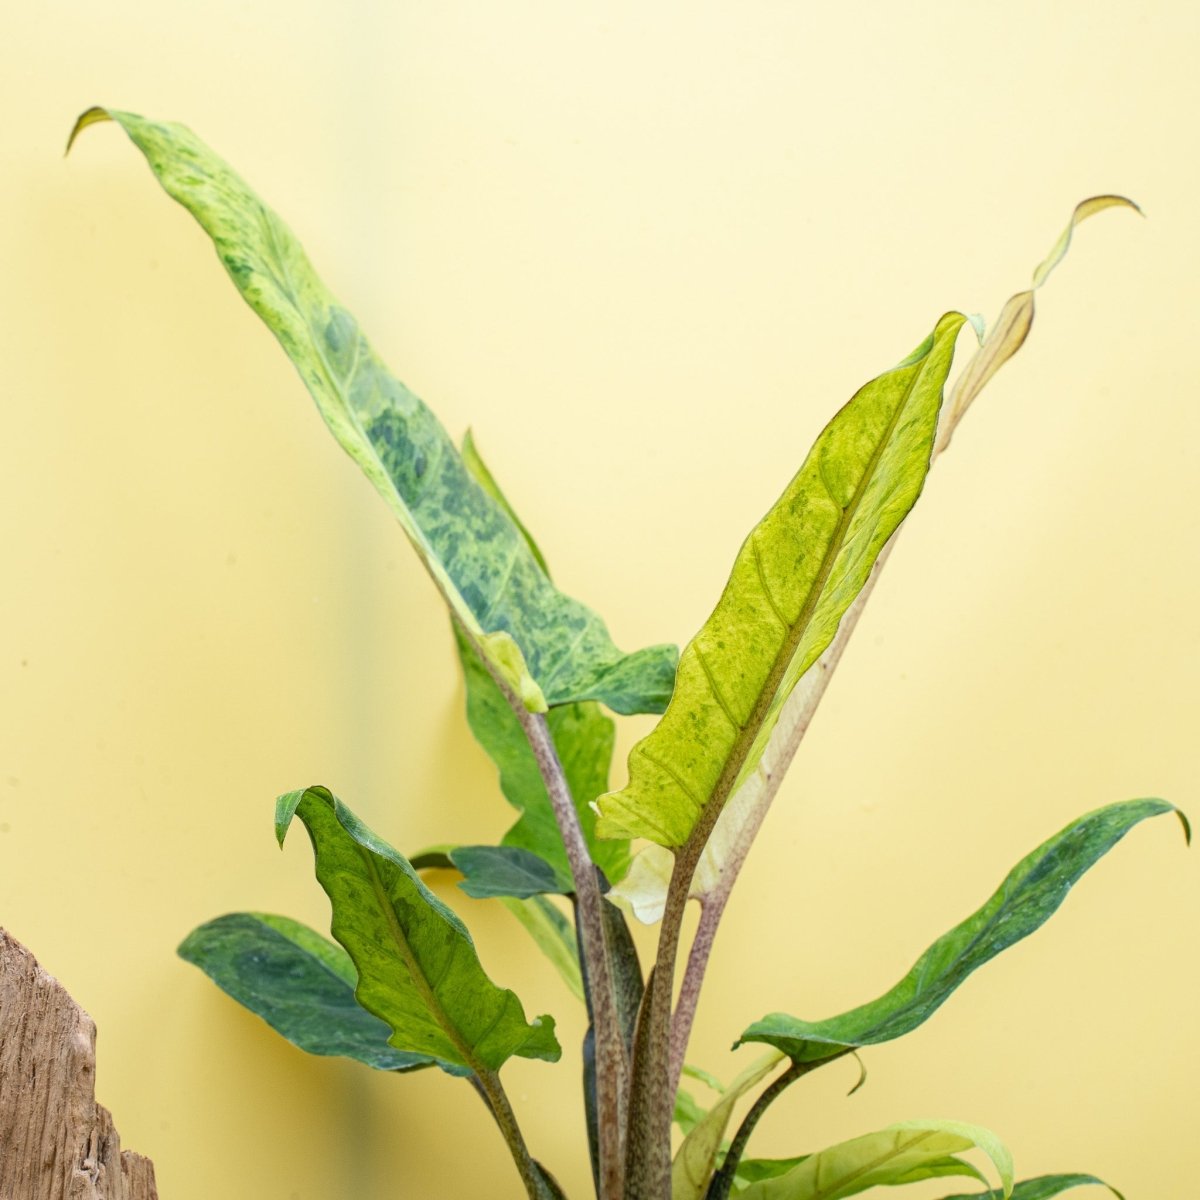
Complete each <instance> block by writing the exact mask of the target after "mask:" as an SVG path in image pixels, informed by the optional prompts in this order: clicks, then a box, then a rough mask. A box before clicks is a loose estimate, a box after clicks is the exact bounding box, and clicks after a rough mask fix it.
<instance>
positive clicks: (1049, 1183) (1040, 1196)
mask: <svg viewBox="0 0 1200 1200" xmlns="http://www.w3.org/2000/svg"><path fill="white" fill-rule="evenodd" d="M1091 1184H1094V1185H1095V1186H1096V1187H1102V1188H1108V1190H1109V1191H1110V1192H1111V1193H1112V1194H1113V1195H1114V1196H1116V1197H1117V1200H1125V1197H1124V1196H1122V1195H1121V1193H1120V1192H1118V1191H1117V1189H1116V1188H1115V1187H1113V1186H1112V1184H1111V1183H1105V1182H1104V1180H1103V1179H1097V1178H1096V1177H1095V1175H1039V1176H1038V1177H1037V1178H1036V1179H1022V1180H1021V1182H1020V1183H1018V1184H1017V1185H1016V1187H1014V1188H1013V1190H1012V1200H1052V1197H1054V1196H1061V1195H1062V1193H1063V1192H1067V1191H1070V1190H1071V1189H1072V1188H1080V1187H1088V1186H1089V1185H1091ZM945 1200H1004V1197H1003V1194H1002V1193H1001V1192H1000V1191H998V1190H997V1191H991V1192H976V1193H974V1194H973V1195H962V1196H946V1197H945Z"/></svg>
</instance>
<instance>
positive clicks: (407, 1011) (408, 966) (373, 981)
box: [276, 787, 561, 1072]
mask: <svg viewBox="0 0 1200 1200" xmlns="http://www.w3.org/2000/svg"><path fill="white" fill-rule="evenodd" d="M294 816H298V817H299V818H300V820H301V821H303V822H304V825H305V827H306V828H307V829H308V833H309V837H310V838H311V840H312V844H313V852H314V855H315V857H316V871H317V879H318V880H319V881H320V883H321V886H322V887H323V888H324V889H325V892H326V894H327V895H328V896H329V901H330V904H331V906H332V908H333V925H332V932H333V936H334V937H335V938H336V939H337V940H338V941H339V942H340V943H341V944H342V945H343V946H344V947H345V948H346V950H347V952H348V953H349V955H350V958H351V959H352V960H353V962H354V966H355V967H356V969H357V971H358V987H357V989H356V992H355V994H356V996H357V997H358V1001H359V1003H360V1004H361V1005H362V1006H363V1007H364V1008H365V1009H367V1011H368V1012H372V1013H374V1014H375V1015H376V1016H377V1017H380V1018H381V1019H382V1020H384V1021H386V1022H387V1023H388V1025H390V1026H391V1028H392V1036H391V1038H390V1042H391V1045H392V1046H394V1047H395V1048H396V1049H397V1050H405V1051H409V1052H411V1053H417V1054H428V1055H432V1056H434V1057H436V1058H439V1059H442V1060H444V1061H446V1062H449V1063H451V1064H453V1065H455V1066H460V1067H467V1068H469V1069H470V1070H472V1071H476V1072H479V1071H481V1070H492V1071H494V1070H496V1069H497V1068H498V1067H499V1066H500V1065H501V1064H502V1063H503V1062H504V1061H505V1060H506V1059H508V1058H510V1057H512V1056H513V1055H519V1056H520V1057H522V1058H541V1059H548V1060H550V1061H555V1060H557V1058H558V1057H559V1054H560V1053H561V1051H560V1049H559V1045H558V1042H557V1041H556V1039H555V1037H554V1022H553V1020H552V1019H551V1018H549V1017H539V1018H538V1019H537V1020H536V1021H535V1022H534V1023H533V1024H532V1025H530V1024H527V1023H526V1021H525V1014H524V1011H523V1009H522V1008H521V1002H520V1001H519V1000H518V999H517V997H516V996H515V995H514V994H513V993H512V992H510V991H508V990H506V989H501V988H498V987H497V986H496V985H495V984H494V983H492V982H491V980H490V979H488V977H487V976H486V975H485V974H484V972H483V968H482V967H481V966H480V964H479V958H478V956H477V955H476V953H475V946H474V944H473V943H472V941H471V937H470V935H469V934H468V933H467V930H466V928H465V927H464V926H463V924H462V922H461V921H460V920H459V919H458V917H457V916H455V914H454V913H453V912H451V911H450V909H448V908H447V907H446V906H445V905H444V904H443V903H442V902H441V901H440V900H439V899H438V898H437V897H436V896H434V895H433V893H432V892H430V891H429V889H428V888H426V887H425V885H424V884H423V883H421V881H420V879H418V878H417V874H416V872H415V871H414V870H413V868H412V867H411V866H410V864H409V863H408V861H407V860H406V859H405V858H404V856H403V855H401V854H399V853H397V852H396V851H395V850H393V849H392V847H391V846H389V845H387V844H386V843H385V842H383V841H382V840H381V839H380V838H378V837H376V836H375V834H373V833H372V832H371V831H370V830H369V829H367V828H366V826H365V825H363V824H362V822H361V821H359V820H358V818H357V817H355V816H354V814H353V813H352V812H350V810H349V809H347V808H346V806H345V805H344V804H342V803H341V801H339V800H338V799H336V797H334V796H333V795H331V794H330V793H329V792H328V791H327V790H326V789H325V788H320V787H312V788H308V789H306V790H303V791H297V792H291V793H289V794H288V795H286V796H281V797H280V799H279V805H278V809H277V812H276V831H277V834H278V837H279V840H280V842H281V843H282V841H283V838H284V836H285V835H286V833H287V830H288V828H289V826H290V825H291V823H292V819H293V817H294Z"/></svg>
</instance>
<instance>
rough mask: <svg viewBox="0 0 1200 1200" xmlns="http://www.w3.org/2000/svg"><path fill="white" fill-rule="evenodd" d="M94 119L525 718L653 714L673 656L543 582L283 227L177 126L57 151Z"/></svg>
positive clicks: (124, 123)
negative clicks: (403, 539) (252, 316)
mask: <svg viewBox="0 0 1200 1200" xmlns="http://www.w3.org/2000/svg"><path fill="white" fill-rule="evenodd" d="M108 120H112V121H115V122H116V123H117V124H118V125H120V126H121V128H122V129H123V130H124V131H125V132H126V134H128V135H129V138H130V140H131V141H132V142H133V143H134V145H135V146H137V148H138V149H139V150H141V151H142V153H143V154H144V155H145V157H146V161H147V162H148V163H149V165H150V168H151V170H152V171H153V172H154V174H155V176H156V177H157V178H158V181H159V182H160V183H161V184H162V186H163V187H164V188H165V189H166V191H167V192H168V194H169V195H170V196H171V197H172V198H174V199H175V200H177V201H178V202H179V203H180V204H182V205H183V206H184V208H186V209H187V210H188V211H189V212H190V213H191V214H192V216H194V217H195V218H196V220H197V221H198V222H199V224H200V225H201V227H202V228H203V229H204V231H205V232H206V233H207V234H208V235H209V236H210V237H211V238H212V240H213V244H214V246H215V247H216V250H217V254H218V256H219V257H220V259H221V262H222V264H223V265H224V267H225V269H226V270H227V271H228V272H229V275H230V278H231V279H232V280H233V282H234V284H235V286H236V287H237V289H238V290H239V291H240V292H241V294H242V296H243V297H244V298H245V300H246V301H247V303H248V304H249V305H250V307H251V308H252V309H254V311H255V312H256V313H257V314H258V316H259V317H260V318H261V319H262V320H263V322H264V323H265V324H266V326H267V327H268V328H269V329H270V331H271V332H272V333H273V334H274V335H275V337H276V338H277V339H278V340H279V343H280V345H281V346H282V347H283V349H284V351H285V352H286V353H287V355H288V357H289V358H290V359H291V360H292V363H293V365H294V366H295V367H296V369H297V371H299V373H300V376H301V378H302V379H303V380H304V383H305V385H306V386H307V387H308V390H309V392H310V393H311V394H312V396H313V399H314V400H315V401H316V402H317V407H318V408H319V409H320V412H321V415H322V416H323V417H324V418H325V421H326V424H328V426H329V428H330V430H331V431H332V432H333V434H334V436H335V437H336V438H337V440H338V441H339V442H340V443H341V445H342V447H343V448H344V449H345V450H346V451H347V453H349V454H350V456H351V457H352V458H353V459H354V460H355V462H357V463H358V465H359V466H360V467H361V468H362V470H363V472H364V473H365V474H366V475H367V477H368V478H369V479H370V481H371V482H372V483H373V484H374V486H375V488H376V489H377V490H378V491H379V493H380V494H381V495H382V496H383V498H384V499H385V500H386V501H387V503H388V505H389V507H390V508H391V510H392V512H393V513H394V514H395V516H396V518H397V519H398V520H399V522H400V524H401V526H402V527H403V529H404V531H405V533H407V534H408V536H409V538H410V539H411V541H412V543H413V545H414V546H415V547H416V549H417V552H418V554H419V555H420V556H421V558H422V560H423V561H424V563H425V566H426V568H427V569H428V570H429V573H430V574H431V575H432V576H433V579H434V581H435V582H436V583H437V585H438V587H439V588H440V589H441V591H442V593H443V595H444V596H445V598H446V602H447V603H448V604H449V606H450V608H451V610H452V612H453V613H454V614H455V616H456V617H457V618H458V620H459V621H460V622H461V623H462V624H463V626H464V627H465V628H466V629H467V630H468V632H469V634H470V636H471V639H472V641H473V642H474V643H475V644H476V645H477V646H478V647H479V648H480V650H481V651H482V652H483V653H484V654H485V655H486V656H487V657H488V659H489V660H490V661H491V663H492V664H493V666H494V667H495V668H496V670H497V671H499V672H500V674H501V675H502V676H503V677H504V678H505V680H506V681H507V682H508V684H509V685H510V686H511V687H512V688H513V689H514V690H515V691H516V693H517V694H518V695H519V696H520V697H521V698H522V700H523V701H524V702H525V703H526V704H527V706H529V707H530V708H532V709H534V710H539V709H544V708H545V706H546V704H551V705H555V704H564V703H567V702H570V701H573V700H583V699H598V700H603V701H604V703H606V704H607V705H608V706H609V707H610V708H612V709H614V710H615V711H617V712H623V713H628V712H661V711H662V709H663V706H664V705H665V704H666V701H667V698H668V697H669V695H670V693H671V684H672V679H673V676H674V665H675V651H674V649H673V647H670V646H656V647H651V648H649V649H647V650H643V651H639V652H637V653H635V654H631V655H624V654H622V653H621V652H620V651H619V650H618V649H617V648H616V646H614V645H613V642H612V640H611V638H610V637H609V635H608V631H607V630H606V629H605V627H604V623H603V622H602V621H601V620H600V619H599V617H597V616H596V614H595V613H593V612H591V611H590V610H588V609H587V608H585V607H584V606H583V605H582V604H580V603H578V601H575V600H572V599H571V598H569V597H567V596H565V595H563V594H562V593H561V592H559V591H558V590H557V589H556V588H555V587H554V586H553V585H552V584H551V583H550V581H549V580H548V579H547V577H546V574H545V572H544V571H543V570H542V569H541V567H540V566H539V564H538V562H537V560H536V558H535V557H534V555H533V553H532V552H531V551H530V549H529V547H528V545H527V543H526V541H525V539H524V537H523V536H522V534H521V531H520V530H519V529H518V528H517V527H516V526H515V525H514V524H513V522H512V521H511V520H510V519H509V516H508V514H507V513H506V512H505V510H504V508H503V507H502V506H501V505H500V504H498V503H497V502H496V500H495V499H494V498H493V496H492V495H490V494H489V493H488V491H487V490H486V489H485V488H483V487H481V486H480V485H479V483H477V482H476V480H475V479H474V478H473V477H472V475H471V473H470V472H469V471H468V470H467V468H466V467H465V466H464V464H463V461H462V458H461V457H460V455H459V453H458V451H457V450H456V449H455V447H454V444H453V443H452V442H451V440H450V438H449V437H448V436H447V434H446V431H445V430H444V429H443V428H442V426H441V425H440V424H439V423H438V420H437V418H436V417H435V416H434V415H433V413H432V412H430V410H429V409H428V408H427V407H426V406H425V405H424V404H423V403H422V402H421V401H420V400H419V399H418V398H417V397H416V396H415V395H413V393H412V392H410V391H409V390H408V389H407V388H406V387H405V386H404V385H403V384H402V383H400V382H399V381H398V380H397V379H395V378H394V377H393V376H392V375H390V374H389V373H388V371H387V368H386V367H385V366H384V364H383V362H382V361H381V360H380V359H379V357H378V356H377V355H376V354H375V351H374V350H373V349H372V348H371V345H370V343H369V342H368V341H367V339H366V337H365V336H364V335H363V333H362V331H361V330H360V329H359V327H358V325H357V323H356V322H355V320H354V318H353V317H352V316H351V315H350V313H348V312H347V311H346V310H345V309H344V308H343V307H342V306H341V305H340V304H338V302H337V300H336V299H335V298H334V297H333V296H332V295H331V293H330V292H329V291H328V289H327V288H326V287H325V285H324V284H323V283H322V282H321V280H320V279H319V278H318V276H317V274H316V272H315V271H314V270H313V268H312V265H311V264H310V263H309V261H308V257H307V255H306V254H305V253H304V250H303V249H302V247H301V246H300V243H299V242H298V241H297V240H296V238H295V236H294V235H293V234H292V232H291V230H290V229H288V227H287V226H286V225H285V224H284V223H283V221H282V220H280V218H279V217H278V216H276V214H275V213H274V212H272V211H271V210H270V209H269V208H267V207H266V205H265V204H263V202H262V201H261V200H259V198H258V197H257V196H256V195H255V194H254V192H252V191H251V190H250V188H249V187H248V186H247V185H246V183H245V182H244V181H243V180H242V179H241V178H240V177H239V176H238V175H237V174H236V173H235V172H234V171H233V170H232V169H231V168H230V167H229V165H228V164H226V163H225V162H224V161H223V160H222V159H220V158H219V157H217V155H215V154H214V153H213V152H212V151H211V150H210V149H209V148H208V146H206V145H205V144H204V143H203V142H202V141H201V140H200V139H199V138H198V137H196V135H195V134H194V133H192V131H191V130H190V129H187V128H186V127H185V126H183V125H177V124H174V123H159V122H155V121H149V120H146V119H145V118H144V117H140V116H137V115H135V114H133V113H126V112H118V111H116V110H115V109H104V108H92V109H89V110H88V111H87V112H85V113H84V114H83V115H82V116H81V117H80V118H79V120H78V122H77V123H76V126H75V129H74V131H73V132H72V135H71V140H72V141H74V139H75V137H76V136H77V135H78V133H79V132H80V131H81V130H83V129H85V128H87V127H88V126H90V125H94V124H96V123H97V122H99V121H108Z"/></svg>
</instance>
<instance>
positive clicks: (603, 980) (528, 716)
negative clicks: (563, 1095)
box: [510, 695, 628, 1200]
mask: <svg viewBox="0 0 1200 1200" xmlns="http://www.w3.org/2000/svg"><path fill="white" fill-rule="evenodd" d="M510 700H511V701H512V702H513V711H514V712H515V713H516V714H517V719H518V720H519V721H520V722H521V728H522V729H523V730H524V731H525V736H526V738H527V739H528V741H529V745H530V747H531V748H532V750H533V754H534V757H535V758H536V759H537V764H538V770H539V771H540V772H541V775H542V781H543V782H544V783H545V785H546V791H547V792H548V793H549V796H550V803H551V805H552V807H553V809H554V817H555V820H556V821H557V822H558V828H559V832H560V833H561V834H562V839H563V845H564V847H565V848H566V852H567V862H568V863H569V864H570V867H571V878H572V881H573V883H574V887H575V911H576V914H577V920H578V922H579V935H580V943H581V945H582V948H583V955H584V965H585V967H586V970H587V979H588V981H589V986H590V989H591V1002H592V1013H593V1017H594V1020H595V1026H596V1109H597V1133H598V1140H599V1150H600V1200H620V1197H621V1192H622V1186H623V1178H624V1136H623V1135H624V1131H625V1085H626V1074H627V1069H628V1064H627V1062H626V1058H625V1042H624V1040H623V1038H622V1036H621V1027H620V1024H619V1022H618V1019H617V1003H616V992H615V990H614V981H613V975H612V971H611V970H610V967H609V959H608V952H607V950H606V948H605V940H604V917H603V909H602V907H601V906H602V905H603V904H604V903H605V901H604V898H603V896H601V894H600V885H599V882H598V880H597V878H596V869H595V865H594V864H593V862H592V858H591V855H590V854H589V853H588V848H587V842H586V840H585V839H584V836H583V829H582V827H581V826H580V824H579V814H578V813H577V812H576V811H575V804H574V801H573V800H572V798H571V791H570V788H569V787H568V785H567V780H566V775H565V774H564V772H563V769H562V764H561V763H560V762H559V760H558V752H557V751H556V750H555V748H554V740H553V738H552V737H551V735H550V727H549V726H548V725H547V723H546V718H545V717H544V716H543V715H542V714H541V713H531V712H529V711H528V710H527V709H526V708H525V706H524V705H523V704H521V703H520V702H519V701H518V700H517V699H516V697H513V696H511V695H510Z"/></svg>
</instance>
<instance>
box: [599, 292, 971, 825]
mask: <svg viewBox="0 0 1200 1200" xmlns="http://www.w3.org/2000/svg"><path fill="white" fill-rule="evenodd" d="M964 320H965V318H964V317H963V316H962V315H961V314H960V313H948V314H947V315H946V316H944V317H942V319H941V320H940V321H938V323H937V325H936V327H935V329H934V331H933V333H932V334H931V335H930V337H929V338H928V339H927V340H926V341H925V342H924V344H923V345H922V346H921V347H920V348H919V349H918V350H917V351H916V352H915V353H914V354H912V355H911V356H910V357H909V358H908V359H906V360H905V361H904V362H903V363H901V364H900V366H898V367H896V368H895V369H893V370H891V371H888V372H886V373H885V374H883V375H881V376H879V377H878V378H877V379H874V380H872V381H871V382H870V383H868V384H866V385H865V386H864V387H862V388H860V389H859V391H858V392H857V393H856V394H855V395H854V396H853V397H852V399H851V400H850V401H849V402H848V403H847V404H846V406H845V407H844V408H843V409H842V410H841V412H839V413H838V414H837V416H835V417H834V418H833V420H832V421H831V422H830V423H829V424H828V425H827V426H826V427H825V430H824V432H822V434H821V436H820V437H819V438H818V439H817V442H816V444H815V445H814V447H813V449H812V450H811V452H810V453H809V455H808V458H807V459H806V460H805V462H804V465H803V466H802V467H801V468H800V471H799V473H798V474H797V475H796V477H795V478H794V479H793V480H792V482H791V483H790V484H789V485H788V487H787V489H786V490H785V491H784V493H783V495H782V497H781V498H780V499H779V501H778V502H777V503H776V504H775V506H774V507H773V508H772V509H771V511H770V512H769V513H768V514H767V516H766V517H765V518H764V519H763V520H762V522H761V523H760V524H759V525H758V526H757V527H756V528H755V529H754V531H753V532H752V533H751V534H750V536H749V537H748V538H747V539H746V541H745V543H744V545H743V546H742V549H741V551H740V552H739V554H738V556H737V559H736V561H735V562H734V567H733V573H732V575H731V576H730V579H729V583H728V584H727V585H726V588H725V591H724V593H723V594H722V596H721V599H720V600H719V601H718V603H717V607H716V609H715V610H714V611H713V614H712V616H710V617H709V619H708V621H707V622H706V623H705V625H704V627H703V629H701V630H700V632H699V633H698V634H697V635H696V637H695V638H693V640H692V641H691V643H690V644H689V645H688V647H687V648H686V649H685V650H684V652H683V655H682V657H681V659H680V663H679V671H678V675H677V679H676V684H675V692H674V694H673V696H672V698H671V703H670V705H669V706H668V708H667V711H666V713H665V715H664V716H663V719H662V720H661V721H660V722H659V724H658V726H657V727H656V728H655V729H654V730H653V731H652V732H651V733H650V734H649V735H648V736H647V737H645V738H643V739H642V741H640V742H638V744H637V745H636V746H634V748H633V750H632V752H631V753H630V756H629V783H628V784H627V786H626V787H625V788H623V789H622V790H621V791H619V792H613V793H610V794H609V795H607V796H604V797H602V798H601V799H600V801H599V806H600V812H601V819H600V821H599V823H598V831H599V832H600V834H601V836H604V837H644V838H647V839H649V840H650V841H652V842H656V843H657V844H658V845H660V846H666V847H680V846H683V845H684V844H685V843H686V842H688V840H689V838H691V836H692V832H693V830H695V829H697V827H698V826H699V827H700V828H701V829H703V830H704V832H705V833H707V831H708V830H711V828H712V824H713V822H714V821H715V819H716V816H717V813H718V812H719V811H720V808H721V806H722V805H723V804H724V802H725V800H726V799H727V798H728V797H729V795H730V793H731V792H732V791H733V790H734V789H735V788H736V786H737V784H738V783H739V782H740V781H741V780H743V779H745V778H746V777H747V776H748V775H749V774H750V773H751V772H753V771H754V769H755V767H756V765H757V763H758V761H759V759H760V758H761V756H762V753H763V750H764V749H765V747H766V745H767V742H768V739H769V738H770V735H771V731H772V729H773V727H774V725H775V722H776V720H777V719H778V716H779V712H780V710H781V708H782V707H783V705H784V703H785V701H786V700H787V698H788V696H789V695H790V694H791V692H792V689H793V688H794V687H795V686H796V683H797V682H798V681H799V679H800V677H801V676H802V675H803V674H804V672H805V671H807V670H808V668H809V667H810V666H812V664H813V663H814V662H815V661H816V660H817V658H818V657H820V655H821V653H822V651H823V650H824V649H825V648H826V646H828V645H829V643H830V641H831V640H832V638H833V636H834V634H835V632H836V631H837V626H838V622H839V621H840V620H841V618H842V615H843V614H844V613H845V611H846V609H847V608H848V607H849V606H850V604H851V603H852V601H853V600H854V597H855V596H856V595H857V593H858V591H859V589H860V588H861V587H862V586H863V583H864V582H865V581H866V578H867V576H868V574H869V572H870V570H871V566H872V564H873V563H874V561H875V559H876V557H877V556H878V554H879V552H880V551H881V550H882V549H883V546H884V545H885V543H886V542H887V540H888V539H889V538H890V537H891V535H892V534H893V533H894V532H895V530H896V528H897V527H898V526H899V524H900V522H901V521H902V520H903V519H904V517H905V516H906V515H907V513H908V511H909V510H910V509H911V507H912V505H913V504H914V503H915V501H916V499H917V496H918V495H919V494H920V491H921V487H922V485H923V483H924V480H925V473H926V471H927V470H928V467H929V456H930V452H931V450H932V447H933V439H934V433H935V431H936V427H937V417H938V410H939V407H940V405H941V399H942V386H943V384H944V382H945V379H946V375H947V373H948V371H949V369H950V362H951V359H952V357H953V353H954V342H955V338H956V337H957V334H958V331H959V329H960V328H961V327H962V324H963V322H964ZM702 817H703V823H702Z"/></svg>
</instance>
